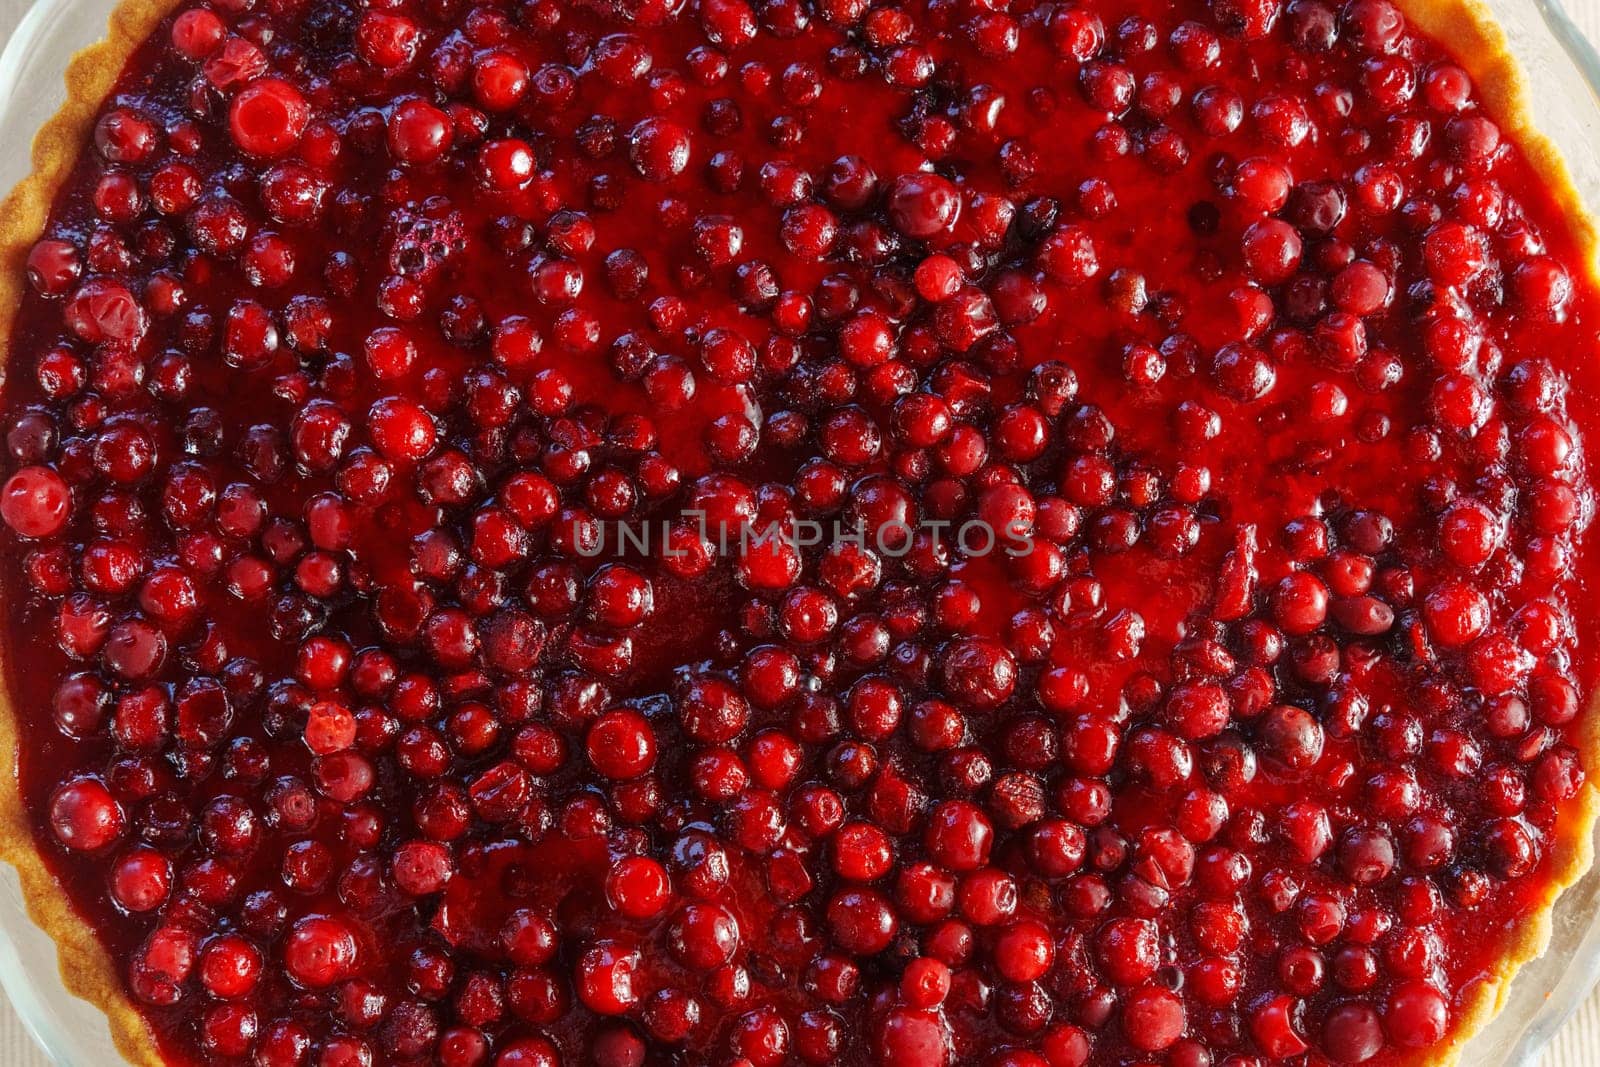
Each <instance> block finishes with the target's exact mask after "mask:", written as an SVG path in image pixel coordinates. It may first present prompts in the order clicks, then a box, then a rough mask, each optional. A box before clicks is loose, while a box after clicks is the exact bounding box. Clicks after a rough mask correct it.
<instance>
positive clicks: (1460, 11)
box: [0, 0, 1600, 1067]
mask: <svg viewBox="0 0 1600 1067" xmlns="http://www.w3.org/2000/svg"><path fill="white" fill-rule="evenodd" d="M45 2H48V0H45ZM182 2H183V0H120V2H119V3H118V4H117V6H116V7H115V8H114V9H113V10H112V11H111V13H110V15H109V19H108V30H107V34H106V36H105V38H104V39H103V40H101V41H100V42H98V43H96V44H94V45H91V46H89V47H88V48H85V49H84V50H82V51H80V52H78V53H77V54H76V55H75V56H74V57H73V59H72V61H71V63H69V64H68V66H67V70H66V72H65V84H66V90H67V93H66V101H65V103H63V104H62V106H61V108H60V110H59V111H57V112H56V114H55V115H54V116H53V117H52V118H51V119H50V120H49V121H48V122H47V123H45V125H44V126H43V127H42V128H41V129H40V130H39V132H38V134H37V135H36V136H35V138H34V141H33V147H32V168H33V169H32V173H31V174H30V175H29V176H28V177H27V178H25V179H23V180H22V181H21V182H20V183H18V185H17V186H16V188H15V189H13V190H12V191H11V192H10V194H9V195H7V196H6V198H5V199H4V201H0V381H3V380H4V373H5V370H6V369H7V368H6V362H7V359H8V356H9V342H10V337H9V335H10V329H11V324H12V320H13V319H14V318H15V315H16V312H17V309H18V307H19V305H20V303H21V300H22V297H23V293H24V281H23V279H24V277H25V273H26V271H25V263H26V258H27V254H28V251H29V249H30V248H31V247H32V246H33V244H34V243H35V242H36V241H37V240H38V239H39V237H40V236H41V235H42V234H43V232H44V230H45V226H46V224H47V222H48V218H49V213H50V209H51V206H52V205H53V203H54V201H55V198H56V195H57V194H58V193H59V192H60V190H61V187H62V185H63V184H64V183H65V182H66V180H67V178H68V176H69V175H70V174H71V172H72V170H73V168H74V166H75V165H76V163H77V161H78V159H79V156H80V154H81V151H82V149H83V147H84V145H85V144H86V143H87V141H88V139H89V136H90V133H91V131H92V129H93V126H94V123H95V120H96V118H97V116H98V114H99V112H100V109H101V106H102V105H103V104H104V102H105V100H106V99H107V97H108V96H109V95H110V94H111V92H112V90H113V88H114V87H115V84H116V81H117V79H118V78H119V77H120V76H121V74H122V70H123V68H124V67H125V66H126V64H127V62H128V60H129V59H130V58H131V56H132V55H133V53H134V51H135V50H137V49H138V48H139V46H140V45H142V44H143V43H144V42H145V41H146V40H147V39H148V38H149V37H150V35H151V33H152V32H153V31H154V30H155V29H156V28H157V26H159V25H160V23H161V21H162V20H163V19H164V18H166V16H167V15H168V14H169V13H170V12H171V11H172V10H174V9H175V8H177V7H179V6H180V5H181V3H182ZM1395 2H1396V3H1397V5H1398V6H1399V7H1400V8H1401V10H1402V11H1403V12H1404V14H1405V15H1406V18H1407V19H1408V20H1409V21H1410V22H1411V23H1412V24H1413V25H1415V26H1416V27H1417V28H1418V29H1420V30H1421V31H1422V32H1423V33H1425V34H1427V35H1428V36H1429V37H1431V38H1432V39H1433V40H1434V41H1436V42H1438V43H1439V44H1440V45H1441V46H1442V47H1443V48H1444V49H1445V50H1447V51H1448V52H1449V53H1450V54H1451V56H1452V58H1454V59H1455V61H1456V62H1457V63H1459V64H1460V65H1461V66H1462V67H1463V68H1464V69H1465V70H1466V71H1467V73H1468V74H1469V75H1470V76H1471V78H1472V82H1473V85H1474V87H1475V89H1476V92H1477V94H1478V96H1479V98H1480V100H1481V101H1482V105H1483V107H1484V108H1485V110H1487V111H1488V113H1489V114H1491V115H1492V116H1493V117H1494V119H1495V120H1496V122H1498V123H1499V124H1500V126H1501V128H1502V129H1503V130H1504V131H1505V132H1506V134H1507V135H1508V137H1509V138H1510V139H1511V140H1512V141H1513V142H1515V144H1516V145H1517V148H1518V150H1519V151H1521V152H1522V154H1523V156H1524V158H1526V159H1527V161H1528V163H1529V164H1530V165H1531V166H1532V167H1533V168H1534V170H1535V171H1536V172H1537V173H1538V175H1539V177H1540V178H1541V179H1542V180H1543V182H1544V183H1545V186H1546V189H1547V191H1548V193H1549V194H1550V195H1551V197H1552V198H1553V199H1554V201H1555V203H1556V205H1557V206H1558V207H1559V208H1560V210H1561V213H1562V216H1563V219H1564V221H1565V224H1566V226H1567V227H1568V230H1569V236H1570V238H1571V239H1572V241H1573V243H1574V245H1575V247H1576V249H1577V250H1578V252H1579V253H1580V254H1581V255H1582V256H1583V258H1584V263H1585V266H1586V267H1587V273H1588V275H1589V279H1590V281H1591V284H1593V285H1594V286H1595V288H1596V290H1600V262H1597V256H1600V232H1597V230H1596V225H1595V222H1594V220H1593V219H1591V218H1590V216H1589V214H1588V212H1587V210H1586V209H1585V207H1584V205H1583V202H1582V199H1581V197H1580V196H1579V194H1578V191H1577V189H1576V188H1575V187H1574V185H1573V182H1572V177H1571V174H1570V172H1569V171H1568V169H1567V165H1566V161H1565V160H1564V159H1563V157H1562V156H1561V153H1560V151H1559V150H1558V149H1557V148H1556V146H1555V145H1554V144H1553V143H1552V142H1551V141H1550V140H1549V139H1548V138H1547V137H1546V136H1545V135H1544V134H1543V133H1541V132H1540V131H1539V130H1538V129H1537V127H1535V126H1534V125H1533V122H1532V116H1531V112H1530V109H1529V107H1528V101H1529V92H1528V85H1527V82H1526V80H1525V78H1524V75H1523V72H1522V69H1521V66H1520V65H1519V64H1518V62H1517V60H1516V57H1515V56H1513V55H1512V54H1511V51H1510V48H1509V45H1508V41H1507V38H1506V34H1505V31H1504V30H1503V29H1502V28H1501V27H1500V25H1499V23H1498V22H1497V21H1496V20H1495V18H1494V16H1493V13H1492V12H1491V11H1490V9H1489V8H1488V6H1487V5H1486V4H1485V3H1484V2H1483V0H1395ZM1590 551H1600V545H1597V546H1592V547H1591V548H1590ZM1597 639H1600V635H1597ZM3 640H4V635H0V642H3ZM8 653H9V650H8V649H3V648H0V667H3V666H4V664H5V658H6V656H7V655H8ZM1580 740H1581V757H1582V764H1583V768H1584V772H1585V782H1584V785H1583V788H1582V791H1581V792H1580V794H1579V796H1577V797H1576V798H1574V799H1573V801H1571V802H1570V808H1569V810H1568V811H1566V812H1564V813H1563V814H1562V816H1561V819H1560V824H1559V826H1558V836H1557V841H1556V846H1555V848H1554V849H1553V850H1552V852H1551V855H1550V858H1549V861H1548V864H1547V867H1546V872H1545V876H1546V880H1547V882H1546V886H1545V890H1544V893H1543V896H1542V898H1541V899H1539V900H1538V901H1537V902H1536V913H1530V914H1529V916H1528V918H1527V920H1526V922H1524V923H1523V924H1522V926H1521V927H1520V929H1518V930H1517V931H1515V932H1514V934H1513V935H1512V936H1511V938H1510V940H1509V941H1508V943H1507V945H1506V946H1505V950H1504V952H1503V954H1502V956H1501V958H1500V960H1499V962H1498V964H1497V965H1496V966H1495V967H1494V968H1493V969H1492V970H1490V971H1488V972H1486V973H1484V974H1482V975H1480V976H1478V977H1477V978H1476V979H1474V980H1473V981H1472V982H1471V983H1469V984H1468V985H1467V986H1466V987H1464V988H1463V989H1460V990H1457V991H1456V992H1455V995H1454V1006H1453V1007H1454V1026H1453V1027H1452V1029H1451V1032H1450V1034H1449V1035H1448V1036H1447V1037H1446V1038H1445V1039H1444V1041H1442V1042H1441V1043H1440V1044H1438V1045H1436V1046H1434V1047H1433V1048H1430V1049H1427V1050H1424V1051H1422V1052H1421V1053H1419V1055H1418V1058H1417V1060H1416V1061H1415V1064H1416V1067H1451V1065H1454V1064H1457V1063H1459V1062H1460V1060H1461V1057H1462V1054H1463V1053H1464V1052H1465V1051H1466V1049H1467V1046H1468V1044H1469V1042H1470V1041H1471V1040H1472V1038H1473V1037H1474V1036H1475V1035H1477V1034H1478V1033H1479V1032H1480V1031H1481V1030H1482V1029H1483V1028H1484V1027H1485V1026H1487V1025H1488V1023H1489V1021H1490V1020H1491V1019H1493V1018H1494V1017H1495V1015H1496V1014H1498V1012H1499V1011H1500V1009H1501V1008H1502V1007H1503V1006H1504V1005H1505V1002H1506V999H1507V997H1508V995H1509V992H1510V986H1511V982H1512V980H1513V979H1514V978H1515V976H1516V974H1517V972H1518V971H1519V970H1520V969H1521V968H1522V967H1523V965H1525V964H1527V963H1528V962H1530V961H1531V960H1534V959H1536V958H1537V957H1539V956H1540V955H1542V954H1543V953H1544V951H1545V949H1546V948H1547V947H1548V945H1549V942H1550V937H1551V930H1552V922H1551V912H1552V910H1553V908H1554V907H1555V904H1556V901H1557V899H1558V898H1559V897H1560V895H1561V894H1562V892H1563V891H1565V890H1566V889H1567V888H1569V887H1570V886H1571V885H1573V884H1574V883H1575V882H1577V881H1578V879H1580V878H1581V877H1582V876H1583V875H1584V874H1585V873H1586V872H1587V871H1588V870H1589V868H1590V866H1591V864H1592V863H1593V861H1594V832H1595V826H1596V823H1597V822H1600V694H1596V697H1595V699H1594V700H1592V702H1591V704H1590V707H1589V712H1588V714H1587V716H1586V718H1585V722H1584V726H1583V736H1582V737H1581V739H1580ZM0 753H3V754H6V764H7V765H6V767H5V769H4V771H3V772H0V860H4V861H5V862H7V863H9V864H11V865H12V866H13V867H14V868H16V870H17V873H18V875H19V876H20V879H21V885H22V893H23V897H24V899H25V902H26V904H27V909H28V914H29V915H30V917H31V918H32V919H33V921H34V922H35V923H36V924H38V926H39V927H40V928H41V929H43V930H44V931H45V932H46V933H47V934H48V935H49V936H50V937H51V939H52V940H53V941H54V942H55V944H56V948H57V955H58V963H59V967H60V973H61V979H62V983H63V984H64V985H65V987H66V988H67V990H68V991H70V992H71V993H73V994H74V995H75V996H77V997H80V998H82V999H83V1000H86V1001H88V1002H89V1003H90V1004H93V1005H94V1006H96V1007H98V1008H100V1009H101V1010H102V1011H104V1012H105V1014H106V1017H107V1020H108V1022H109V1024H110V1028H111V1035H112V1039H113V1040H114V1041H115V1043H116V1046H117V1049H118V1050H119V1051H120V1052H121V1053H122V1055H123V1056H124V1057H125V1058H126V1059H127V1060H128V1062H129V1063H132V1064H137V1065H139V1067H164V1065H165V1064H166V1062H167V1061H166V1060H165V1058H164V1057H163V1056H162V1055H161V1052H160V1049H159V1047H158V1045H157V1042H156V1039H155V1035H154V1034H153V1033H152V1031H151V1028H150V1026H149V1024H148V1023H147V1022H146V1021H145V1019H144V1017H143V1016H142V1015H141V1014H140V1012H139V1010H138V1008H136V1007H135V1006H134V1004H133V1002H132V1001H131V1000H129V998H128V995H127V993H126V992H125V991H124V989H123V983H122V979H121V976H120V974H119V973H118V970H117V968H116V966H115V965H114V963H113V961H112V959H111V957H110V956H109V954H108V953H107V952H106V951H105V949H104V947H103V946H102V945H101V944H100V941H99V939H98V937H97V935H96V934H95V932H94V930H93V928H92V927H90V925H89V924H88V923H87V922H85V921H84V919H83V918H82V917H81V916H80V915H79V914H78V913H77V911H76V910H75V909H74V908H73V906H72V905H71V903H70V902H69V901H68V900H67V898H66V897H65V895H64V894H63V893H62V892H61V888H60V885H59V883H58V882H57V881H56V878H55V876H54V875H52V874H51V873H50V870H49V868H48V867H47V865H46V864H45V862H44V857H43V855H42V853H41V852H40V850H39V846H38V843H37V842H36V840H35V839H34V835H33V832H32V830H31V829H30V823H29V818H28V814H27V811H26V809H25V807H24V804H23V799H22V795H21V789H20V785H19V782H18V753H19V750H18V730H17V720H16V715H15V711H14V709H13V708H12V707H11V701H10V698H9V694H8V693H7V692H6V686H5V684H4V680H3V677H0Z"/></svg>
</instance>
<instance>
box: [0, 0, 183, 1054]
mask: <svg viewBox="0 0 1600 1067" xmlns="http://www.w3.org/2000/svg"><path fill="white" fill-rule="evenodd" d="M178 3H179V0H121V2H120V3H119V4H118V5H117V7H116V9H115V10H113V11H112V13H111V17H110V22H109V25H108V27H107V32H106V38H105V40H103V41H101V42H100V43H98V44H95V45H93V46H91V47H89V48H86V49H84V50H83V51H82V52H79V53H78V54H77V55H76V56H74V57H73V59H72V62H71V63H70V64H69V65H68V67H67V70H66V85H67V98H66V102H65V103H64V104H62V106H61V110H60V111H58V112H56V114H55V117H53V118H52V119H51V120H50V121H49V122H47V123H46V124H45V125H44V127H43V128H42V129H40V130H39V133H38V135H37V136H36V137H35V138H34V141H33V173H32V174H30V175H29V176H28V177H27V178H25V179H24V180H23V181H22V182H21V183H20V184H19V185H18V186H17V187H16V188H15V189H13V190H12V191H11V194H10V195H9V196H7V197H6V199H5V201H4V202H0V380H3V375H4V372H5V369H6V361H7V356H8V355H9V353H8V351H7V348H8V346H9V339H10V335H11V322H12V319H13V318H15V316H16V313H17V307H18V306H19V304H20V303H21V301H22V294H23V286H24V280H25V274H26V271H25V265H26V259H27V255H28V250H29V249H30V248H31V247H32V246H33V244H34V242H36V241H37V240H38V239H39V237H40V235H41V234H42V233H43V232H44V227H45V223H46V221H47V219H48V216H49V213H50V206H51V204H52V203H54V201H55V198H56V193H57V192H58V191H59V190H60V189H61V186H62V183H63V182H65V181H66V180H67V176H68V175H69V174H70V173H71V172H72V168H73V165H74V164H75V163H76V162H77V160H78V156H79V153H80V152H81V151H82V149H83V146H84V145H85V144H86V143H87V142H88V139H89V136H90V131H91V130H92V129H93V128H94V122H95V117H96V116H97V115H98V113H99V111H100V106H101V104H102V103H103V102H104V100H105V98H106V96H107V95H108V94H109V93H110V92H111V89H112V87H113V85H115V84H116V80H117V77H118V75H120V74H121V73H122V68H123V67H124V66H126V65H127V62H128V58H129V57H130V56H131V55H132V54H133V52H134V49H136V48H138V47H139V45H140V44H142V43H143V42H144V41H145V39H146V38H148V37H149V36H150V34H151V32H152V31H154V30H155V28H156V26H157V25H158V24H159V23H160V22H161V20H162V19H163V18H165V17H166V16H167V13H168V12H170V11H171V10H172V9H173V8H175V7H176V6H177V5H178ZM17 738H18V733H17V724H16V717H15V713H14V711H13V709H12V707H11V702H10V698H9V697H8V696H7V694H6V693H5V687H4V686H3V685H0V753H4V754H6V757H7V763H8V766H6V767H5V768H4V770H3V772H0V859H4V860H5V861H6V862H8V863H10V864H11V865H12V866H13V867H15V868H16V869H17V874H18V876H19V878H20V879H21V882H22V895H23V899H24V900H25V901H26V902H27V906H28V914H29V915H30V916H32V918H33V921H34V922H36V923H38V924H39V927H40V928H41V929H43V930H44V931H45V932H46V933H47V934H49V935H50V937H51V939H52V940H54V941H55V943H56V952H57V957H58V963H59V965H60V969H61V980H62V983H63V984H64V985H65V986H66V988H67V989H68V990H70V991H71V992H72V993H74V994H75V995H77V996H79V997H82V998H83V999H84V1000H87V1001H88V1002H89V1003H91V1004H93V1005H95V1006H96V1007H98V1008H100V1009H101V1010H103V1011H104V1012H105V1013H106V1019H107V1020H108V1022H109V1023H110V1026H111V1037H112V1040H113V1041H115V1042H116V1045H117V1049H118V1051H120V1052H121V1053H122V1055H123V1056H124V1057H125V1058H126V1059H127V1060H128V1062H129V1063H133V1064H138V1065H140V1067H162V1065H163V1064H164V1063H165V1060H164V1059H163V1058H162V1056H161V1053H160V1051H159V1049H158V1048H157V1047H156V1041H155V1036H154V1035H153V1034H152V1033H151V1031H150V1028H149V1026H148V1025H147V1024H146V1023H145V1021H144V1018H143V1016H141V1015H140V1014H139V1012H138V1009H136V1008H135V1007H134V1006H133V1003H132V1002H131V1001H130V1000H129V999H128V996H127V994H126V993H125V992H123V988H122V982H121V980H120V978H119V976H118V973H117V968H116V966H115V965H114V964H113V962H112V960H111V957H110V956H109V955H108V954H107V953H106V951H105V948H104V947H103V946H102V945H101V944H100V940H99V938H98V937H97V936H96V935H95V932H94V930H93V929H91V928H90V926H89V924H88V923H86V922H84V920H83V918H82V917H81V916H80V915H79V914H78V913H77V911H76V910H75V909H74V908H73V907H72V905H71V903H70V902H69V901H68V900H67V897H66V894H65V893H63V892H62V890H61V887H60V885H59V884H58V883H57V882H56V880H55V876H54V875H52V874H51V873H50V871H49V868H47V867H46V866H45V863H44V858H43V857H42V855H41V854H40V852H39V847H38V844H37V842H35V840H34V837H33V832H32V829H31V827H30V824H29V821H28V815H27V811H26V810H25V809H24V807H23V802H22V793H21V789H20V787H19V783H18V775H17V753H18V747H17Z"/></svg>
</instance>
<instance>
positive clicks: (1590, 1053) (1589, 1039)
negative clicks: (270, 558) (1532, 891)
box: [0, 0, 1600, 1067]
mask: <svg viewBox="0 0 1600 1067" xmlns="http://www.w3.org/2000/svg"><path fill="white" fill-rule="evenodd" d="M28 5H29V0H0V41H3V40H5V39H6V38H7V37H9V36H10V33H11V30H12V28H13V27H14V26H15V25H16V22H17V20H18V19H19V18H20V17H21V15H22V12H23V11H25V10H26V9H27V7H28ZM1566 6H1567V10H1568V11H1569V12H1571V14H1572V17H1573V20H1574V21H1575V22H1577V24H1578V25H1579V27H1580V28H1581V29H1583V30H1584V32H1585V33H1587V34H1588V35H1589V36H1590V38H1591V39H1592V40H1594V41H1597V42H1600V0H1566ZM0 1067H51V1065H50V1062H49V1061H48V1060H47V1059H46V1058H45V1056H44V1054H43V1053H41V1052H40V1051H39V1050H38V1048H37V1047H36V1046H35V1045H34V1044H33V1041H32V1039H31V1038H29V1037H28V1034H27V1032H26V1031H25V1030H24V1029H23V1027H22V1024H21V1023H20V1022H19V1021H18V1019H17V1017H16V1013H15V1012H13V1011H12V1010H11V1005H10V1003H9V1002H8V1001H6V1000H5V998H4V996H3V995H0ZM1541 1067H1600V990H1596V992H1595V994H1594V995H1593V996H1591V997H1590V998H1589V1001H1588V1003H1586V1004H1585V1005H1584V1006H1583V1008H1582V1009H1581V1010H1580V1011H1579V1012H1578V1013H1577V1015H1575V1016H1574V1017H1573V1019H1572V1021H1571V1022H1569V1023H1568V1024H1567V1026H1566V1028H1565V1029H1564V1030H1563V1031H1562V1032H1561V1034H1560V1036H1558V1037H1557V1039H1556V1040H1555V1042H1554V1043H1553V1044H1552V1045H1551V1046H1550V1050H1549V1051H1548V1052H1547V1053H1546V1054H1545V1058H1544V1062H1543V1064H1542V1065H1541Z"/></svg>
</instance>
